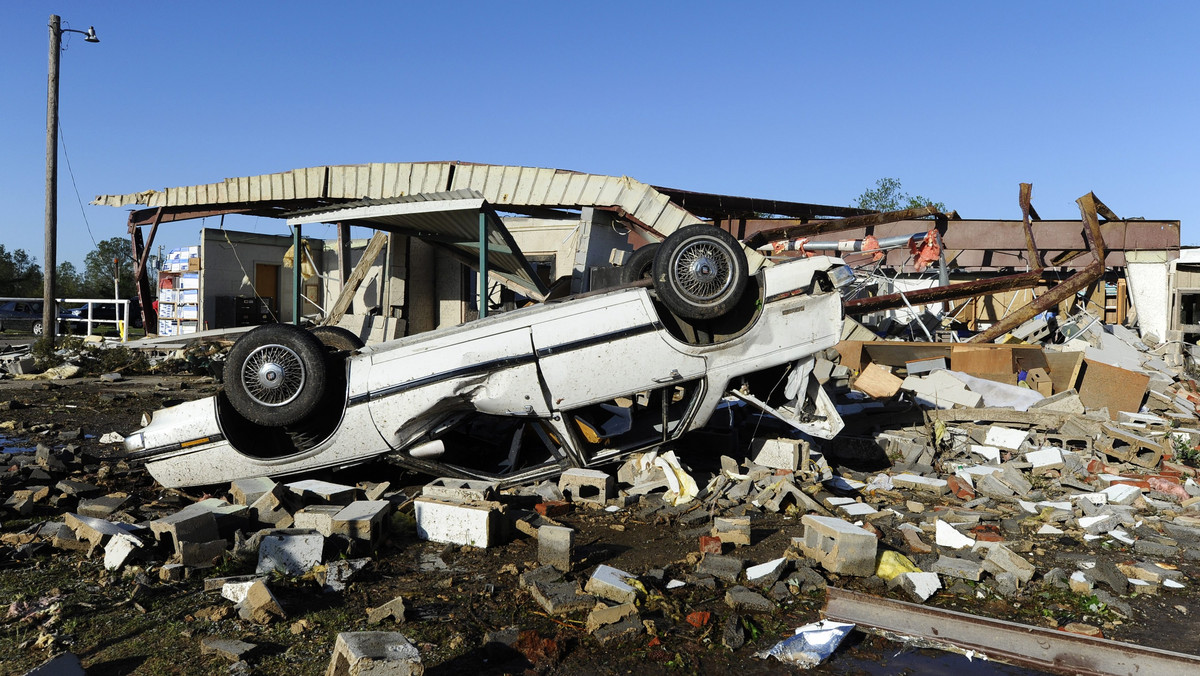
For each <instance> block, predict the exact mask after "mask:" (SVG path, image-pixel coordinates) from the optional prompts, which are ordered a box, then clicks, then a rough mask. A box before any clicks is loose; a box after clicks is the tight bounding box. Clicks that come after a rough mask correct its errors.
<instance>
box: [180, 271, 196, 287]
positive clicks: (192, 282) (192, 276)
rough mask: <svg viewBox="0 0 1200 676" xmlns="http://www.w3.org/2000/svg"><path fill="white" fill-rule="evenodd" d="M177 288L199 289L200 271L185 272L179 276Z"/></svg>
mask: <svg viewBox="0 0 1200 676" xmlns="http://www.w3.org/2000/svg"><path fill="white" fill-rule="evenodd" d="M179 288H181V289H199V288H200V273H198V272H185V273H183V274H182V275H180V276H179Z"/></svg>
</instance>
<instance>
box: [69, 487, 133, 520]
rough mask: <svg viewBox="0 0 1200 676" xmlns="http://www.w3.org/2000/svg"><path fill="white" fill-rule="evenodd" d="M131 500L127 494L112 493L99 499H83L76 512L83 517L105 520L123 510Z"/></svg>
mask: <svg viewBox="0 0 1200 676" xmlns="http://www.w3.org/2000/svg"><path fill="white" fill-rule="evenodd" d="M128 500H129V495H128V494H126V493H110V494H109V495H102V496H100V497H98V498H83V499H81V500H80V501H79V506H78V507H76V508H75V511H76V512H78V513H79V514H82V515H83V516H90V517H94V518H97V519H103V518H105V517H107V516H109V515H111V514H112V513H113V512H115V511H117V510H118V509H120V508H121V506H122V505H124V504H125V503H126V502H127V501H128Z"/></svg>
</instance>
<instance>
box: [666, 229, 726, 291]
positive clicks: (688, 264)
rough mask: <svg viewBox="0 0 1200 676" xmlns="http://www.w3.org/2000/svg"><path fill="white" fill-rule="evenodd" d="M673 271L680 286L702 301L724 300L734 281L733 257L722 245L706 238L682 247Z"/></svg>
mask: <svg viewBox="0 0 1200 676" xmlns="http://www.w3.org/2000/svg"><path fill="white" fill-rule="evenodd" d="M672 272H673V274H674V276H675V281H676V282H677V285H678V287H679V288H680V289H681V290H683V291H684V292H686V293H687V294H688V295H689V296H691V297H692V298H693V299H694V300H696V301H699V302H712V301H715V300H718V299H720V298H721V297H722V296H724V295H725V294H726V293H727V292H728V291H729V288H730V286H732V284H733V271H732V270H731V269H730V264H729V257H728V256H727V255H726V254H725V252H724V251H723V250H722V249H721V248H720V247H718V246H717V245H715V244H713V243H712V242H710V241H705V240H701V241H698V242H693V243H691V244H688V245H686V246H684V247H683V248H682V249H680V251H679V253H678V254H677V255H676V257H675V265H673V266H672Z"/></svg>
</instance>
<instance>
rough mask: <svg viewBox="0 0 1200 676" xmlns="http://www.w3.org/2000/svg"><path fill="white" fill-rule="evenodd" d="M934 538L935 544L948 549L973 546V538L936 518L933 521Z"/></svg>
mask: <svg viewBox="0 0 1200 676" xmlns="http://www.w3.org/2000/svg"><path fill="white" fill-rule="evenodd" d="M934 538H935V540H934V541H935V542H936V543H937V546H939V547H946V548H949V549H966V548H969V547H974V546H975V540H974V539H972V538H969V537H967V536H966V535H963V534H962V533H961V532H960V531H959V530H958V529H957V528H955V527H954V526H951V525H950V524H948V523H946V522H945V521H942V520H941V519H938V520H937V521H935V522H934Z"/></svg>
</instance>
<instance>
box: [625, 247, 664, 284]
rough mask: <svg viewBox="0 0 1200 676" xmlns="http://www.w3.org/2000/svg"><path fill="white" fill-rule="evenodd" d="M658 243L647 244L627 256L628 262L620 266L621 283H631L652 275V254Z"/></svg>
mask: <svg viewBox="0 0 1200 676" xmlns="http://www.w3.org/2000/svg"><path fill="white" fill-rule="evenodd" d="M658 247H659V244H658V243H657V242H654V243H652V244H647V245H645V246H643V247H642V248H640V249H638V250H637V251H634V252H633V255H632V256H630V257H629V262H627V263H625V265H622V266H621V283H622V284H632V283H633V282H637V281H641V280H643V279H647V278H650V277H653V276H654V254H655V253H656V252H657V251H658Z"/></svg>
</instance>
